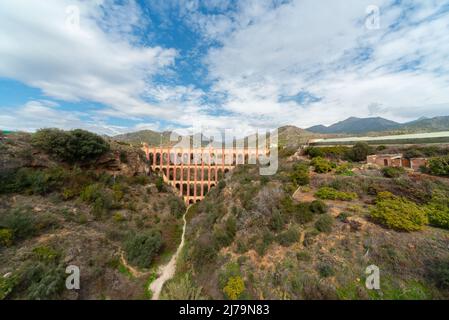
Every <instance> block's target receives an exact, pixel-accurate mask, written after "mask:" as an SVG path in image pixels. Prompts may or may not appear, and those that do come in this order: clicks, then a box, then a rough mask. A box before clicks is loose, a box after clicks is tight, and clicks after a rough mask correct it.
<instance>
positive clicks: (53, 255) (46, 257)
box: [33, 246, 60, 261]
mask: <svg viewBox="0 0 449 320" xmlns="http://www.w3.org/2000/svg"><path fill="white" fill-rule="evenodd" d="M33 254H34V255H35V257H36V258H37V260H39V261H56V260H57V259H58V258H59V257H60V253H59V252H58V251H56V250H54V249H52V248H49V247H46V246H40V247H36V248H34V249H33Z"/></svg>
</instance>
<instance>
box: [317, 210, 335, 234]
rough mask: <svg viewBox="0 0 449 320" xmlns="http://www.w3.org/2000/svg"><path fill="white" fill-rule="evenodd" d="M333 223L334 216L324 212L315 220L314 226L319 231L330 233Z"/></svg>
mask: <svg viewBox="0 0 449 320" xmlns="http://www.w3.org/2000/svg"><path fill="white" fill-rule="evenodd" d="M333 225H334V218H332V217H331V216H330V215H328V214H325V215H322V216H320V217H319V218H318V220H317V221H316V222H315V228H316V229H317V230H318V231H320V232H325V233H331V232H332V226H333Z"/></svg>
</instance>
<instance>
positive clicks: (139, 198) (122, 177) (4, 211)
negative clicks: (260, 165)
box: [0, 131, 185, 300]
mask: <svg viewBox="0 0 449 320" xmlns="http://www.w3.org/2000/svg"><path fill="white" fill-rule="evenodd" d="M78 133H79V132H78ZM55 134H56V135H60V141H63V140H64V139H63V135H64V132H62V131H56V133H55ZM78 136H79V135H78ZM85 137H87V138H86V139H89V137H90V136H89V135H87V134H85ZM92 137H94V138H95V139H98V137H95V136H92ZM46 141H49V140H48V139H46ZM86 141H88V140H85V141H84V143H85V145H84V146H85V148H81V149H82V150H84V151H83V152H84V153H85V152H94V151H95V149H90V148H89V147H88V143H87V142H86ZM99 141H101V140H97V141H96V143H98V142H99ZM72 142H73V141H72ZM102 143H103V142H102ZM53 146H54V147H55V145H53ZM105 146H108V148H109V149H105V151H104V152H103V153H102V154H101V155H97V156H95V158H90V159H89V160H86V161H77V162H76V163H69V162H68V161H62V160H61V159H59V158H58V157H57V156H56V155H55V154H53V153H52V154H49V153H48V152H46V151H43V150H42V149H40V148H39V147H36V146H35V145H34V143H33V137H32V135H30V134H12V135H10V136H8V138H7V139H3V140H2V141H0V160H1V161H0V178H1V181H2V182H1V185H0V300H2V299H32V300H34V299H75V300H76V299H145V298H148V297H149V292H148V291H147V288H146V283H147V282H148V279H149V278H151V277H153V274H154V271H153V270H154V269H155V268H156V267H157V266H158V265H160V264H161V263H165V262H166V260H167V258H168V257H169V256H170V255H171V254H172V253H173V252H174V251H175V250H176V247H177V245H178V243H179V241H180V234H181V226H182V219H181V215H182V213H183V212H184V210H185V206H184V203H183V202H182V201H181V200H180V199H179V198H178V197H177V196H175V195H174V194H173V193H172V192H171V189H169V188H168V187H167V186H165V185H164V184H163V183H161V181H160V179H159V178H158V177H157V176H154V175H150V176H148V175H147V174H146V165H145V162H144V161H143V158H142V154H141V152H140V151H139V150H138V148H133V147H130V146H128V145H126V144H120V143H115V142H106V144H105ZM86 150H87V151H86ZM89 150H90V151H89ZM65 152H66V154H67V152H68V151H67V150H66V151H65ZM78 155H80V154H78ZM63 156H64V155H63ZM142 241H144V242H143V243H146V244H145V245H144V246H142V244H141V243H142ZM69 265H75V266H78V267H79V268H80V271H81V279H82V282H81V289H80V290H76V291H70V290H66V289H65V285H64V283H65V278H66V277H67V275H66V274H65V268H66V267H67V266H69Z"/></svg>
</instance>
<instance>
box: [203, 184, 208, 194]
mask: <svg viewBox="0 0 449 320" xmlns="http://www.w3.org/2000/svg"><path fill="white" fill-rule="evenodd" d="M203 188H204V189H203V190H204V195H206V194H207V193H208V192H209V186H208V185H207V184H205V185H204V187H203Z"/></svg>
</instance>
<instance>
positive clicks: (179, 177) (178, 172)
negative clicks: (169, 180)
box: [175, 168, 181, 181]
mask: <svg viewBox="0 0 449 320" xmlns="http://www.w3.org/2000/svg"><path fill="white" fill-rule="evenodd" d="M175 176H176V180H178V181H179V180H181V168H176V174H175Z"/></svg>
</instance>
